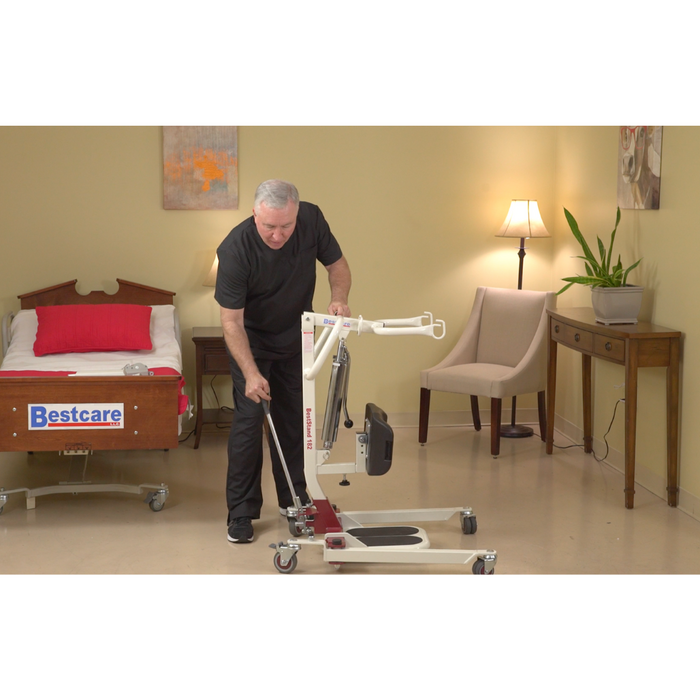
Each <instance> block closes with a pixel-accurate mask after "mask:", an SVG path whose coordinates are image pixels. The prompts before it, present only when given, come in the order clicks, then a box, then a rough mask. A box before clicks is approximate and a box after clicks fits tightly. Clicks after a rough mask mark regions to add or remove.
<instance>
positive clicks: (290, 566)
mask: <svg viewBox="0 0 700 700" xmlns="http://www.w3.org/2000/svg"><path fill="white" fill-rule="evenodd" d="M272 561H273V563H274V565H275V569H277V571H279V572H280V573H281V574H291V573H292V571H294V569H296V568H297V555H296V552H295V553H294V554H292V557H291V559H289V561H287V562H285V563H282V555H281V554H280V553H279V552H277V554H275V556H274V558H273V560H272Z"/></svg>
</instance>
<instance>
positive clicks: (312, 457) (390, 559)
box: [263, 312, 496, 574]
mask: <svg viewBox="0 0 700 700" xmlns="http://www.w3.org/2000/svg"><path fill="white" fill-rule="evenodd" d="M317 326H318V327H321V328H323V331H322V333H321V335H320V337H319V339H318V341H315V338H314V332H315V328H316V327H317ZM301 331H302V354H303V366H302V373H303V382H302V383H303V402H304V427H303V430H304V446H305V449H304V476H305V478H306V485H307V491H308V495H309V496H310V498H311V500H312V503H311V504H310V505H306V504H303V503H302V502H301V497H300V496H299V495H298V494H296V493H295V491H294V487H293V484H292V481H291V477H290V475H289V470H288V468H287V464H286V461H285V458H284V455H283V453H282V449H281V446H280V443H279V440H278V439H277V433H276V431H275V426H274V424H273V421H272V417H271V415H270V410H269V405H268V403H267V402H265V401H264V402H263V407H264V410H265V414H266V416H267V421H268V425H269V428H270V434H271V435H272V438H273V440H274V443H275V446H276V448H277V451H278V453H279V455H280V460H281V462H282V467H283V469H284V473H285V476H286V478H287V482H288V484H289V488H290V490H291V492H292V496H293V500H294V505H293V506H291V507H289V508H288V509H287V521H288V524H289V531H290V534H291V535H292V538H291V539H289V540H287V541H286V542H279V543H277V544H271V545H270V547H271V548H272V549H274V550H275V554H274V559H273V563H274V566H275V568H276V569H277V570H278V571H279V572H280V573H291V572H292V571H294V569H295V568H296V566H297V554H298V552H299V550H300V549H301V548H302V547H306V546H311V545H314V546H317V547H320V548H322V551H323V560H324V561H327V562H329V563H330V564H333V565H334V566H335V567H336V568H339V567H340V565H341V564H343V563H346V562H367V563H372V562H385V563H399V564H409V563H410V564H470V563H471V564H472V572H473V573H475V574H492V573H494V566H495V564H496V552H495V551H494V550H491V549H483V550H462V549H431V548H430V541H429V540H428V535H427V533H426V532H425V530H423V529H422V528H420V527H416V526H413V525H410V526H409V525H395V524H393V523H412V522H430V521H433V522H436V521H446V520H448V519H449V518H451V517H452V516H453V515H455V514H457V513H459V517H460V523H461V527H462V532H463V533H464V534H465V535H469V534H473V533H475V532H476V527H477V526H476V516H475V515H474V513H473V511H472V509H471V508H467V507H458V508H437V509H435V508H433V509H411V510H384V511H358V512H347V513H346V512H341V511H339V510H338V509H337V508H336V506H335V505H332V504H331V503H330V502H329V500H328V498H327V497H326V495H325V493H324V491H323V489H322V488H321V485H320V484H319V481H318V475H319V474H342V475H343V482H341V483H347V481H346V480H345V476H346V475H347V474H348V473H351V472H355V473H357V472H360V473H362V472H364V473H367V474H368V475H370V476H381V475H382V474H386V472H387V471H389V468H390V467H391V462H392V451H393V439H394V434H393V430H392V428H391V426H390V425H389V424H388V423H387V416H386V413H385V412H384V411H382V409H380V408H379V407H377V406H376V405H374V404H372V403H368V404H367V405H366V408H365V417H364V426H363V430H362V431H359V432H357V433H356V435H355V462H353V463H339V464H329V463H328V460H329V458H330V454H331V449H332V447H333V444H334V443H335V441H336V438H337V434H338V424H339V421H340V414H341V412H344V414H345V423H344V424H345V427H346V428H351V427H352V421H351V420H350V418H349V416H348V411H347V388H348V380H349V370H350V355H349V352H348V349H347V345H346V339H347V337H348V335H349V334H350V333H357V335H358V336H359V335H361V334H362V333H375V334H377V335H426V336H430V337H432V338H437V339H440V338H442V337H444V335H445V324H444V322H443V321H439V320H436V321H433V317H432V314H429V313H427V312H426V313H425V314H424V315H423V316H417V317H415V318H407V319H388V320H381V321H366V320H363V318H362V317H361V316H360V317H359V318H357V319H355V318H343V317H342V316H326V315H323V314H316V313H310V312H309V313H304V314H302V317H301ZM336 341H337V352H336V354H335V355H334V357H333V365H332V370H331V377H330V384H329V387H328V399H327V402H326V410H325V414H324V421H323V428H322V433H321V443H322V444H321V449H317V446H316V394H315V379H316V376H317V375H318V373H319V371H320V369H321V367H322V366H323V364H324V363H325V361H326V360H327V359H328V356H329V355H330V353H331V350H332V348H333V347H334V346H335V344H336ZM369 523H371V524H372V526H367V525H366V524H369ZM389 523H392V525H389Z"/></svg>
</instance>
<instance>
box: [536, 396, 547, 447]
mask: <svg viewBox="0 0 700 700" xmlns="http://www.w3.org/2000/svg"><path fill="white" fill-rule="evenodd" d="M537 413H538V415H539V417H540V437H541V438H542V442H547V402H546V401H545V392H544V391H538V392H537Z"/></svg>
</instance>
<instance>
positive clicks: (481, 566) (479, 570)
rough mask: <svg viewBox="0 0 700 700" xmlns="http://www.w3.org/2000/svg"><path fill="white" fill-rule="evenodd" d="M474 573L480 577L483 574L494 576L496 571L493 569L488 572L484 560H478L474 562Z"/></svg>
mask: <svg viewBox="0 0 700 700" xmlns="http://www.w3.org/2000/svg"><path fill="white" fill-rule="evenodd" d="M472 573H473V574H476V575H477V576H480V575H481V574H493V573H494V569H491V571H486V564H485V563H484V560H483V559H477V560H476V561H475V562H474V566H472Z"/></svg>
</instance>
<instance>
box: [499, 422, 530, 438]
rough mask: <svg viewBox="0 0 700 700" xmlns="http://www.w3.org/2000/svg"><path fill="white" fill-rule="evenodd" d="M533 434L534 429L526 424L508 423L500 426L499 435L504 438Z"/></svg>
mask: <svg viewBox="0 0 700 700" xmlns="http://www.w3.org/2000/svg"><path fill="white" fill-rule="evenodd" d="M534 434H535V431H534V430H533V429H532V428H530V427H529V426H527V425H513V424H512V423H509V424H508V425H502V426H501V437H505V438H521V437H532V436H533V435H534Z"/></svg>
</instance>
